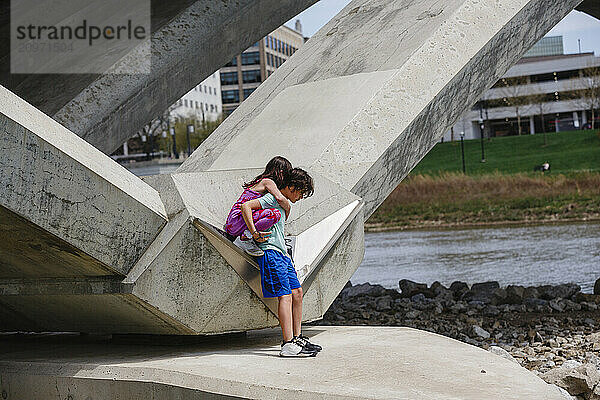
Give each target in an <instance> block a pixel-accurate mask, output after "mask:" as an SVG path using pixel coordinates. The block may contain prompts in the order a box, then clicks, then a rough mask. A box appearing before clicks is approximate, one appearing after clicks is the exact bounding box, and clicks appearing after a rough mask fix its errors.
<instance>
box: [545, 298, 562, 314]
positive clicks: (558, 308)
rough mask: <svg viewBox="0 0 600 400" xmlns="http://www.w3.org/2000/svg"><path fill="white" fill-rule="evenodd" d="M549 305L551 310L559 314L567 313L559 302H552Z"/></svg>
mask: <svg viewBox="0 0 600 400" xmlns="http://www.w3.org/2000/svg"><path fill="white" fill-rule="evenodd" d="M548 305H549V306H550V308H551V309H553V310H554V311H557V312H559V313H561V312H563V311H565V309H564V307H563V306H562V305H561V304H560V303H559V302H557V301H554V300H551V301H550V303H548Z"/></svg>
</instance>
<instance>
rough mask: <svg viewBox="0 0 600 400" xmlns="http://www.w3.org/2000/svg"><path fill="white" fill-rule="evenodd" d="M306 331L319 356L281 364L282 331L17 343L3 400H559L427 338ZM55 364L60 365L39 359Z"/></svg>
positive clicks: (512, 373)
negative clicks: (174, 342)
mask: <svg viewBox="0 0 600 400" xmlns="http://www.w3.org/2000/svg"><path fill="white" fill-rule="evenodd" d="M306 333H307V334H308V335H310V336H312V337H313V340H314V341H315V343H320V344H321V345H323V351H322V352H321V353H320V354H319V355H318V356H317V357H314V358H308V359H304V360H290V359H281V358H279V357H277V354H278V352H279V344H278V341H279V332H277V331H275V332H273V331H271V330H267V331H259V332H252V333H249V334H248V336H247V337H244V338H227V339H226V341H223V342H218V341H217V342H215V341H212V342H208V343H206V344H201V343H200V344H189V345H187V346H185V347H183V348H181V347H169V346H149V345H140V344H139V341H140V339H134V340H135V342H134V343H132V342H131V341H130V342H129V343H127V345H126V346H124V345H123V344H118V343H117V344H111V343H110V342H108V341H106V340H98V339H96V340H94V341H91V340H90V341H89V342H86V341H85V340H84V341H82V340H80V339H79V338H77V337H72V338H69V337H66V338H65V337H63V338H58V337H57V338H54V339H55V340H53V338H52V337H48V338H44V337H41V338H36V339H38V340H37V341H36V342H34V341H33V340H31V341H27V342H18V341H16V342H15V343H14V344H12V346H10V350H9V351H4V352H3V351H1V350H0V390H4V391H5V392H6V398H7V399H42V398H50V397H49V394H50V393H51V394H52V396H54V397H56V398H60V399H65V398H69V396H70V398H73V399H86V398H92V399H94V400H113V399H157V400H158V399H160V400H175V399H194V400H196V399H197V400H201V399H223V400H224V399H257V400H263V399H302V400H320V399H328V400H361V399H369V400H377V399H386V400H389V399H406V400H458V399H460V400H483V399H485V400H565V397H564V396H563V394H561V392H560V390H559V389H558V387H557V386H553V385H549V384H547V383H546V382H544V381H543V380H542V379H541V378H539V377H538V376H536V375H534V374H533V373H531V372H529V371H527V370H526V369H525V368H522V367H521V366H519V365H518V364H516V363H515V362H513V361H509V360H506V359H504V358H502V357H500V356H497V355H495V354H492V353H490V352H488V351H485V350H482V349H480V348H477V347H474V346H469V345H467V344H465V343H461V342H458V341H456V340H453V339H449V338H446V337H443V336H440V335H436V334H433V333H429V332H423V331H418V330H415V329H410V328H397V327H396V328H392V327H361V326H354V327H322V326H319V327H314V328H310V329H306ZM8 340H10V338H9V339H8ZM58 340H60V343H57V342H58ZM142 340H143V339H142ZM40 342H41V343H40ZM9 343H10V342H9ZM164 343H165V344H167V343H168V342H164ZM53 358H59V359H60V361H58V360H56V361H54V362H44V361H43V360H47V359H53Z"/></svg>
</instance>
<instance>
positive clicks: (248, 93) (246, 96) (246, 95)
mask: <svg viewBox="0 0 600 400" xmlns="http://www.w3.org/2000/svg"><path fill="white" fill-rule="evenodd" d="M255 90H256V88H250V89H244V99H247V98H248V96H250V95H251V94H252V92H254V91H255Z"/></svg>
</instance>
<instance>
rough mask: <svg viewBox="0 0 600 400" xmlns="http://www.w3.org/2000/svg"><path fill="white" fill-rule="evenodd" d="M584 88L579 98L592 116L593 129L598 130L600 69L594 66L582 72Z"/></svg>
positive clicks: (580, 90)
mask: <svg viewBox="0 0 600 400" xmlns="http://www.w3.org/2000/svg"><path fill="white" fill-rule="evenodd" d="M581 78H582V79H581V82H582V86H581V89H579V91H578V92H579V93H578V95H579V96H578V97H579V99H580V101H581V102H582V104H583V106H584V107H585V109H586V110H590V111H591V114H592V121H591V124H592V129H596V115H597V111H598V110H599V109H600V67H598V66H593V67H588V68H585V69H583V70H582V75H581Z"/></svg>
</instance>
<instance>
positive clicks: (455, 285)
mask: <svg viewBox="0 0 600 400" xmlns="http://www.w3.org/2000/svg"><path fill="white" fill-rule="evenodd" d="M450 290H451V291H452V292H453V293H454V298H455V299H456V300H458V299H460V298H461V297H462V296H463V295H464V294H465V293H466V292H468V291H469V285H467V284H466V283H465V282H460V281H455V282H452V284H451V285H450Z"/></svg>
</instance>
